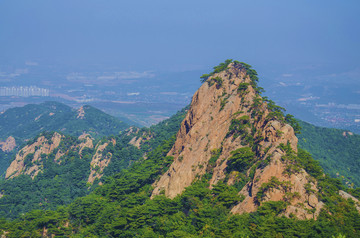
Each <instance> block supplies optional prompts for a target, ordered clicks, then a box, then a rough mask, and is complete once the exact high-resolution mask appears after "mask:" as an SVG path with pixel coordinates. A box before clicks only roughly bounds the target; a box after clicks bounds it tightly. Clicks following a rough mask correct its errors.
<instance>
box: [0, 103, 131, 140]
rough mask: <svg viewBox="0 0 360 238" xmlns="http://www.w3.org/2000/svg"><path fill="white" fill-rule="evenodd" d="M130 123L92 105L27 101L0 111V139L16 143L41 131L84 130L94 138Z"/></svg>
mask: <svg viewBox="0 0 360 238" xmlns="http://www.w3.org/2000/svg"><path fill="white" fill-rule="evenodd" d="M128 127H129V126H128V125H127V124H126V123H124V122H122V121H120V120H119V119H117V118H115V117H113V116H110V115H108V114H106V113H104V112H102V111H100V110H99V109H96V108H94V107H92V106H88V105H86V106H82V107H81V108H79V109H73V108H71V107H69V106H67V105H65V104H62V103H59V102H45V103H41V104H29V105H26V106H24V107H17V108H11V109H8V110H6V111H5V112H4V113H2V114H1V115H0V139H1V140H6V139H7V138H8V137H9V136H12V137H14V138H15V140H16V143H17V144H19V143H21V142H23V141H24V140H26V139H29V138H32V137H35V136H36V135H38V134H39V133H40V132H42V131H58V132H62V133H65V134H68V135H73V136H80V135H81V134H83V133H84V132H86V133H88V134H90V135H91V136H93V137H94V138H99V137H102V136H107V135H111V134H114V135H116V134H118V133H119V132H120V131H122V130H124V129H126V128H128Z"/></svg>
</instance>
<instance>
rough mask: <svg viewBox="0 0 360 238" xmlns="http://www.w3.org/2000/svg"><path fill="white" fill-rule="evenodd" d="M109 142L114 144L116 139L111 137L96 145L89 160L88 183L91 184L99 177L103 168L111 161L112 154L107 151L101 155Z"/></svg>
mask: <svg viewBox="0 0 360 238" xmlns="http://www.w3.org/2000/svg"><path fill="white" fill-rule="evenodd" d="M110 143H112V144H113V145H114V146H115V145H116V140H115V139H111V140H110V141H108V142H105V143H103V144H98V145H97V146H96V153H95V154H94V156H93V157H92V160H91V162H90V167H91V170H90V175H89V178H88V181H87V182H88V183H90V184H92V183H94V181H95V179H96V178H98V179H100V178H101V177H102V176H103V171H104V169H105V168H106V167H107V166H108V165H109V163H110V162H111V158H112V154H111V153H110V152H109V153H107V154H106V155H103V151H104V150H105V149H106V147H107V146H108V145H109V144H110Z"/></svg>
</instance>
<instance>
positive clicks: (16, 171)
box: [5, 132, 63, 179]
mask: <svg viewBox="0 0 360 238" xmlns="http://www.w3.org/2000/svg"><path fill="white" fill-rule="evenodd" d="M62 138H63V136H62V135H60V134H59V133H57V132H55V133H54V134H53V136H52V138H51V139H50V140H48V139H46V138H45V136H40V137H39V138H37V140H36V141H35V142H34V143H33V144H30V145H27V146H25V147H24V148H22V149H21V150H20V151H19V152H18V153H17V154H16V158H15V160H14V161H13V162H12V163H11V164H10V166H9V168H8V169H7V170H6V175H5V178H6V179H9V178H13V177H16V176H18V175H20V174H27V175H31V177H32V178H34V177H35V176H36V175H37V174H38V173H39V172H40V170H41V163H40V161H41V154H50V153H52V152H53V150H54V149H56V148H57V147H58V146H59V145H60V142H61V139H62Z"/></svg>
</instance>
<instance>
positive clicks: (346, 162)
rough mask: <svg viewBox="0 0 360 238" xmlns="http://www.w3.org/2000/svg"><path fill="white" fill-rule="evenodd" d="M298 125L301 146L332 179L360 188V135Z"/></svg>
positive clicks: (306, 124) (309, 125) (303, 123)
mask: <svg viewBox="0 0 360 238" xmlns="http://www.w3.org/2000/svg"><path fill="white" fill-rule="evenodd" d="M299 123H300V125H301V127H302V130H301V134H300V135H298V138H299V147H300V148H303V149H305V150H307V151H309V152H310V153H311V154H312V156H313V157H314V159H316V160H317V161H319V162H320V165H321V167H323V168H324V171H325V172H326V173H328V174H329V175H330V176H332V177H338V178H339V179H341V180H342V181H343V183H344V184H347V186H349V187H354V186H356V187H358V186H360V146H359V145H360V135H356V134H353V135H349V134H348V133H347V132H345V131H344V130H339V129H330V128H323V127H317V126H314V125H311V124H309V123H306V122H303V121H299ZM344 132H345V134H344Z"/></svg>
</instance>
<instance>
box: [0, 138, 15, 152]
mask: <svg viewBox="0 0 360 238" xmlns="http://www.w3.org/2000/svg"><path fill="white" fill-rule="evenodd" d="M15 147H16V141H15V138H14V137H12V136H9V137H8V138H7V139H6V140H5V141H4V142H1V141H0V148H1V150H2V151H4V152H10V151H12V150H13V149H15Z"/></svg>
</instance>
